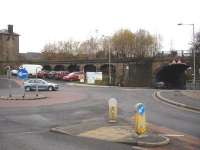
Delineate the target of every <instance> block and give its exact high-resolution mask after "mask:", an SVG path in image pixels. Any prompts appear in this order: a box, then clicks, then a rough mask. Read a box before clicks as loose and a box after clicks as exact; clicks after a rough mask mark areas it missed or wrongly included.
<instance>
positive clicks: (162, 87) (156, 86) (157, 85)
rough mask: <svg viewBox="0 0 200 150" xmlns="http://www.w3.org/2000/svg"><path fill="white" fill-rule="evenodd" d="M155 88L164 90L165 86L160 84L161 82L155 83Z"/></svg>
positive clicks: (162, 83)
mask: <svg viewBox="0 0 200 150" xmlns="http://www.w3.org/2000/svg"><path fill="white" fill-rule="evenodd" d="M155 88H156V89H164V88H166V85H165V83H164V82H162V81H160V82H156V83H155Z"/></svg>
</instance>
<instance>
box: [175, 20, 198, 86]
mask: <svg viewBox="0 0 200 150" xmlns="http://www.w3.org/2000/svg"><path fill="white" fill-rule="evenodd" d="M178 25H179V26H181V25H189V26H192V36H193V39H192V43H193V44H194V42H195V34H194V24H183V23H179V24H178ZM192 51H193V74H194V78H193V84H194V87H196V86H195V85H196V69H195V68H196V63H195V62H196V61H195V55H196V52H195V48H193V49H192Z"/></svg>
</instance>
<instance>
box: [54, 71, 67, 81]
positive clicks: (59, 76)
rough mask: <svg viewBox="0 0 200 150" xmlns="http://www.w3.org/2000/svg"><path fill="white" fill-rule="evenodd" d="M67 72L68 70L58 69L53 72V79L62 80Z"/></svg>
mask: <svg viewBox="0 0 200 150" xmlns="http://www.w3.org/2000/svg"><path fill="white" fill-rule="evenodd" d="M68 74H69V72H68V71H59V72H56V74H55V79H56V80H62V79H63V77H64V76H66V75H68Z"/></svg>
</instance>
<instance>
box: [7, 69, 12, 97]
mask: <svg viewBox="0 0 200 150" xmlns="http://www.w3.org/2000/svg"><path fill="white" fill-rule="evenodd" d="M7 77H8V80H9V83H8V88H9V97H12V94H11V92H12V90H11V89H12V85H11V71H10V66H8V70H7Z"/></svg>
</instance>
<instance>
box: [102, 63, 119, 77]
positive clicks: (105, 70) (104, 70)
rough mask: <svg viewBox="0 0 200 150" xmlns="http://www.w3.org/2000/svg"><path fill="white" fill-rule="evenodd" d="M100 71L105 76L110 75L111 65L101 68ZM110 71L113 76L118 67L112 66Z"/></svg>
mask: <svg viewBox="0 0 200 150" xmlns="http://www.w3.org/2000/svg"><path fill="white" fill-rule="evenodd" d="M100 71H101V72H102V73H103V74H107V75H108V74H109V64H104V65H102V66H100ZM110 71H111V74H114V73H115V72H116V67H115V65H113V64H111V65H110Z"/></svg>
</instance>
